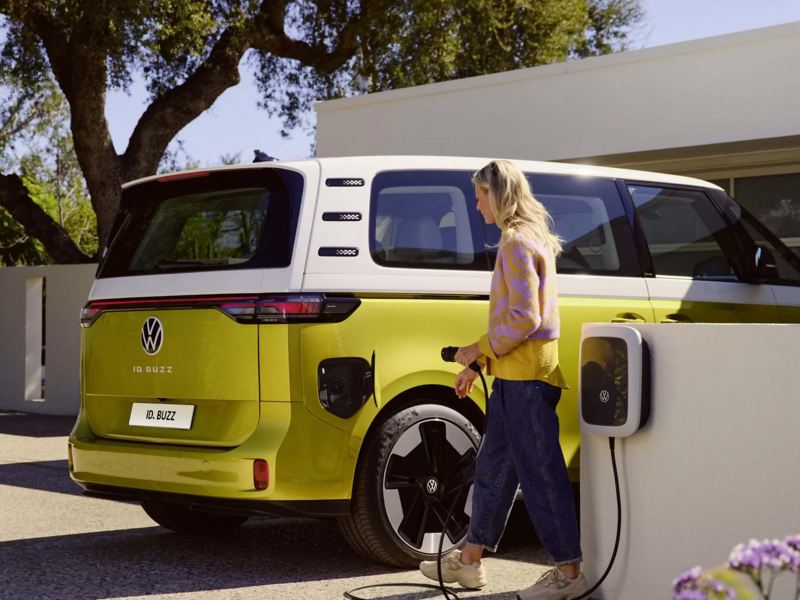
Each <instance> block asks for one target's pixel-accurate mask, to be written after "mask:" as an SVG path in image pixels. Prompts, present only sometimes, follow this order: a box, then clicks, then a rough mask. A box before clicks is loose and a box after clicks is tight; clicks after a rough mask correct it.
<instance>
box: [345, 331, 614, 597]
mask: <svg viewBox="0 0 800 600" xmlns="http://www.w3.org/2000/svg"><path fill="white" fill-rule="evenodd" d="M457 351H458V348H457V347H455V346H448V347H445V348H442V359H443V360H445V361H447V362H455V354H456V352H457ZM469 367H470V369H472V370H473V371H475V372H476V373H478V376H479V377H480V378H481V384H482V385H483V393H484V394H485V398H486V400H487V401H488V400H489V392H488V387H487V386H486V379H484V377H483V372H482V371H481V366H480V365H479V364H478V363H477V362H473V363H471V364H470V365H469ZM615 440H616V438H613V437H609V438H608V449H609V451H610V453H611V468H612V470H613V472H614V491H615V493H616V496H617V533H616V536H615V539H614V551H613V552H612V553H611V559H610V560H609V561H608V566H607V567H606V570H605V572H604V573H603V575H602V576H601V577H600V579H599V580H598V581H597V583H595V584H594V585H593V586H592V587H591V588H589V589H588V590H586V591H585V592H583V593H582V594H581V595H580V596H575V597H574V598H571V599H570V600H584V599H586V598H589V596H590V595H591V594H592V593H593V592H595V591H596V590H597V589H598V588H599V587H600V586H601V585H602V584H603V582H604V581H605V580H606V577H608V574H609V573H610V572H611V568H612V567H613V566H614V561H615V559H616V558H617V552H618V550H619V542H620V537H621V533H622V497H621V494H620V490H619V473H618V471H617V455H616V449H615ZM473 473H474V464H472V463H470V464H468V465H466V466H465V467H463V468H462V469H461V471H458V472H457V473H456V474H455V475H454V478H455V479H458V478H461V482H460V484H459V488H463V487H465V486H467V487H468V486H470V485H471V484H472V480H473ZM460 496H461V493H460V490H459V492H458V493H456V494H455V497H454V500H453V504H452V505H451V506H450V511H449V512H448V513H447V517H445V520H444V523H443V525H442V535H441V536H440V538H439V548H438V551H437V553H436V573H437V575H438V577H439V585H438V586H436V585H432V584H427V583H382V584H376V585H365V586H362V587H358V588H355V589H352V590H350V591H347V592H344V597H345V598H346V599H347V600H367V599H366V598H361V597H359V596H356V595H355V594H354V592H360V591H363V590H367V589H375V588H384V587H405V588H408V587H418V588H425V589H434V590H438V591H440V592H441V593H442V595H443V596H444V597H445V599H446V600H461V599H460V597H459V595H458V594H457V593H456V592H455V590H453V589H452V588H449V587H447V586H445V584H444V580H443V578H442V550H443V547H444V536H445V535H447V525H448V524H449V522H450V519H451V518H452V517H453V512H454V511H455V508H456V503H457V502H458V499H459V497H460ZM517 598H519V596H517Z"/></svg>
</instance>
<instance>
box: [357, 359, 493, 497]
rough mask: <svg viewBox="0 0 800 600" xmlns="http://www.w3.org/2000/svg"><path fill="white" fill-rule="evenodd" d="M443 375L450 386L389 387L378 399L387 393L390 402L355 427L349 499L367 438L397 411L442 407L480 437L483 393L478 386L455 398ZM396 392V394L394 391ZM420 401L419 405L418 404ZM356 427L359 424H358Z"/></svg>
mask: <svg viewBox="0 0 800 600" xmlns="http://www.w3.org/2000/svg"><path fill="white" fill-rule="evenodd" d="M444 375H445V376H446V377H447V378H448V380H449V381H450V382H451V384H450V385H445V384H444V383H443V382H442V381H441V378H438V379H440V381H439V382H437V383H422V384H416V385H413V386H411V387H405V388H404V386H402V385H390V386H387V387H386V388H384V391H383V393H382V394H381V397H382V398H386V397H388V396H389V394H387V392H389V393H392V394H393V395H392V396H391V399H390V400H389V401H388V402H385V403H384V404H383V405H382V406H381V407H380V410H379V411H378V413H377V414H375V415H374V417H373V418H372V419H371V420H370V421H369V422H368V423H367V424H366V426H365V427H364V428H363V429H360V428H359V427H358V426H357V427H356V428H355V429H354V431H353V434H352V437H351V444H350V447H351V448H352V447H353V446H354V445H355V444H354V443H353V442H357V444H358V450H357V452H358V456H357V458H356V461H355V464H354V470H353V477H351V483H350V494H351V497H352V494H353V488H354V486H355V479H356V478H355V473H356V471H357V470H358V467H359V465H360V464H361V461H362V460H363V458H364V452H363V450H364V448H366V447H368V444H367V442H368V441H369V438H370V436H372V435H374V432H375V431H377V430H378V429H380V426H381V425H382V424H383V423H384V422H385V421H386V420H387V419H389V418H390V417H391V416H392V415H395V414H397V413H398V412H400V411H401V410H404V409H406V408H409V407H411V406H416V405H420V404H437V405H440V406H445V407H447V408H450V409H452V410H455V411H456V412H458V413H460V414H462V415H463V416H464V417H466V418H467V419H468V420H469V421H470V423H472V425H473V426H474V427H475V429H477V430H478V433H479V434H481V435H482V434H483V427H484V420H485V406H486V399H485V397H484V394H483V390H482V389H481V390H478V387H479V386H476V387H475V388H473V393H472V394H471V395H470V397H469V398H464V399H461V398H458V396H456V395H455V392H454V391H453V388H452V379H453V375H452V374H451V373H444ZM401 381H403V380H401ZM429 381H430V379H429ZM396 383H400V382H396ZM398 389H399V390H400V391H397V390H398ZM421 400H423V401H422V402H421ZM359 425H362V424H361V423H359ZM357 431H360V432H361V433H360V434H357V433H356V432H357Z"/></svg>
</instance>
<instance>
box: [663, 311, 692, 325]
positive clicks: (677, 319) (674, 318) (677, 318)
mask: <svg viewBox="0 0 800 600" xmlns="http://www.w3.org/2000/svg"><path fill="white" fill-rule="evenodd" d="M660 323H693V321H692V320H691V319H690V318H689V317H687V316H686V315H683V314H681V313H673V314H671V315H666V316H665V317H664V318H663V319H661V321H660Z"/></svg>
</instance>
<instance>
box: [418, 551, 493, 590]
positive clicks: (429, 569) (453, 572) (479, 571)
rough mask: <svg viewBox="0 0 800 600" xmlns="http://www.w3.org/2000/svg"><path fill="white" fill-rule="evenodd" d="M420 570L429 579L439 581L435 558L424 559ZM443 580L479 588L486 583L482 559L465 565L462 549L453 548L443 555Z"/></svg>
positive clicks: (474, 588) (420, 564) (466, 586)
mask: <svg viewBox="0 0 800 600" xmlns="http://www.w3.org/2000/svg"><path fill="white" fill-rule="evenodd" d="M419 570H420V572H421V573H422V574H423V575H425V577H427V578H428V579H433V580H434V581H439V576H438V574H437V568H436V561H435V560H425V561H422V562H421V563H419ZM442 581H444V582H445V583H456V582H457V583H458V584H459V585H460V586H461V587H465V588H469V589H473V590H477V589H478V588H482V587H483V586H485V585H486V572H485V571H484V569H483V565H482V564H481V561H478V562H475V563H472V564H471V565H465V564H464V563H462V562H461V550H453V552H451V553H450V554H448V555H447V556H443V557H442Z"/></svg>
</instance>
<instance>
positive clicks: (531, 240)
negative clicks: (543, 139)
mask: <svg viewBox="0 0 800 600" xmlns="http://www.w3.org/2000/svg"><path fill="white" fill-rule="evenodd" d="M472 182H473V184H474V185H475V195H476V198H477V201H478V210H479V211H480V213H481V215H482V216H483V219H484V220H485V221H486V223H488V224H492V223H497V225H498V227H500V230H501V232H502V236H501V238H500V245H499V248H498V253H497V261H496V263H495V269H494V274H493V276H492V289H491V295H490V302H489V332H488V333H487V334H486V335H484V336H483V337H481V339H480V340H479V341H477V342H475V343H474V344H471V345H469V346H465V347H463V348H459V350H458V353H457V354H456V360H457V361H458V362H459V363H461V364H462V365H465V366H466V365H469V364H470V363H471V362H473V361H475V360H478V361H479V362H480V363H481V364H485V365H486V366H487V368H488V373H489V374H490V375H494V377H495V380H494V384H493V385H492V394H491V397H490V398H489V401H488V402H487V413H486V427H485V433H484V436H483V441H482V443H481V448H480V450H479V452H478V457H477V459H476V463H475V481H474V488H473V491H472V518H471V521H470V525H469V532H468V534H467V542H466V545H465V546H464V547H463V549H461V550H460V551H459V550H456V551H454V552H452V553H451V554H449V555H448V556H446V557H445V558H444V559H443V560H442V574H443V576H444V581H445V582H447V583H452V582H458V583H459V584H461V585H462V586H464V587H468V588H480V587H482V586H484V585H486V581H487V580H486V574H485V571H484V568H483V566H482V565H481V557H482V555H483V551H484V550H489V551H491V552H495V551H496V550H497V545H498V543H499V542H500V538H501V537H502V534H503V530H504V529H505V526H506V521H507V519H508V515H509V513H510V511H511V507H512V505H513V503H514V498H515V496H516V493H517V487H518V486H521V487H522V493H523V498H524V500H525V506H526V508H527V510H528V514H529V515H530V517H531V521H532V522H533V524H534V527H535V528H536V532H537V534H538V535H539V539H540V540H541V541H542V545H543V546H544V548H545V550H547V552H549V553H550V556H551V557H552V559H553V563H554V565H555V567H554V568H553V569H550V570H548V571H547V572H546V573H545V574H544V575H542V577H540V578H539V580H538V581H537V582H536V583H534V584H533V585H532V586H530V587H528V588H526V589H524V590H521V591H520V592H519V593H518V596H517V597H518V598H520V599H521V600H534V599H537V600H538V599H551V598H552V599H554V600H562V599H563V600H566V599H568V598H574V597H576V596H578V595H580V594H581V593H582V592H584V591H585V590H586V587H587V586H586V580H585V579H584V577H583V575H582V574H581V572H580V563H581V549H580V536H579V534H578V520H577V516H576V514H575V504H574V502H573V496H572V488H571V486H570V482H569V476H568V474H567V468H566V465H565V464H564V456H563V454H562V453H561V447H560V445H559V439H558V416H557V414H556V405H557V404H558V401H559V399H560V397H561V389H562V388H567V387H568V386H567V384H566V382H565V380H564V377H563V376H562V374H561V369H560V368H559V366H558V336H559V319H558V303H557V296H556V268H555V259H556V257H557V256H558V255H559V253H560V252H561V240H560V239H559V238H558V236H557V235H555V234H554V233H553V231H552V230H551V227H550V224H551V223H552V219H551V218H550V215H549V214H548V213H547V210H546V209H545V208H544V206H542V204H541V203H539V202H538V201H537V200H536V199H535V198H534V197H533V195H532V194H531V190H530V186H529V185H528V181H527V179H526V178H525V176H524V175H523V174H522V173H521V172H520V170H519V169H517V168H516V167H515V166H514V165H513V164H512V163H510V162H508V161H504V160H495V161H492V162H490V163H489V164H488V165H486V166H485V167H484V168H482V169H481V170H480V171H478V172H477V173H475V174H474V175H473V177H472ZM476 377H477V374H476V373H475V372H474V371H472V370H471V369H469V368H465V369H464V370H463V371H461V373H459V375H458V377H457V378H456V381H455V392H456V395H458V397H459V398H464V397H466V395H467V394H469V392H470V391H471V390H472V387H473V385H474V383H475V378H476ZM420 570H421V571H422V573H423V574H424V575H425V576H426V577H429V578H431V579H437V578H438V577H437V568H436V562H435V561H426V562H423V563H422V564H421V565H420Z"/></svg>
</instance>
